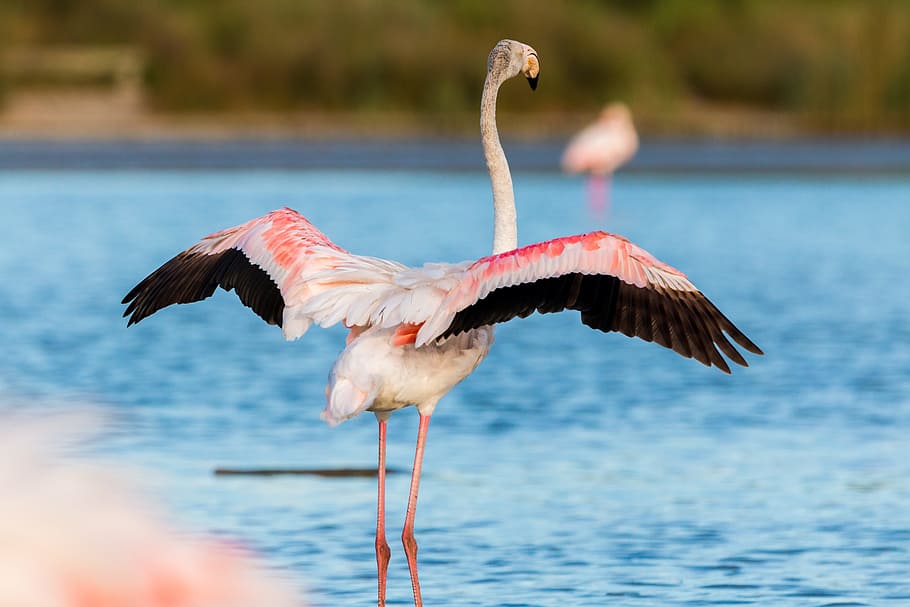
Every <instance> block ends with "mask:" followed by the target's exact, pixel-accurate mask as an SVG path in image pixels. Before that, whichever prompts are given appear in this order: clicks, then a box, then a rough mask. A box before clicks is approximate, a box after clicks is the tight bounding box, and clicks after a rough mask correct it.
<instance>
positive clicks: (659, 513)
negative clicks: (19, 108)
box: [0, 171, 910, 607]
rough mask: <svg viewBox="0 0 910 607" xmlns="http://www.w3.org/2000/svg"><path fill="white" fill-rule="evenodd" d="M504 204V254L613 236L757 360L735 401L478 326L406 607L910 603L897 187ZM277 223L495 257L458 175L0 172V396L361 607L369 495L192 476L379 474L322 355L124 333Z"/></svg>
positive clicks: (422, 256)
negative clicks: (246, 226)
mask: <svg viewBox="0 0 910 607" xmlns="http://www.w3.org/2000/svg"><path fill="white" fill-rule="evenodd" d="M515 182H516V187H517V197H518V200H519V205H520V210H519V219H520V240H521V241H522V242H523V243H530V242H533V241H536V240H540V239H545V238H549V237H553V236H556V235H564V234H571V233H578V232H583V231H588V230H591V229H595V228H601V227H606V228H607V229H609V230H611V231H615V232H619V233H622V234H625V235H626V236H628V237H630V238H631V239H633V240H634V241H636V242H637V243H639V244H640V245H642V246H644V247H645V248H646V249H648V250H650V251H651V252H652V253H654V254H655V255H657V256H658V257H659V258H661V259H663V260H664V261H666V262H668V263H670V264H672V265H674V266H676V267H678V268H680V269H682V270H683V271H685V272H686V273H687V274H688V275H689V277H690V278H691V279H692V280H693V281H694V282H695V283H696V284H697V285H698V286H699V287H700V288H701V289H702V290H703V291H704V292H705V293H706V294H707V295H708V296H709V297H710V298H711V299H712V300H713V301H714V302H715V303H716V304H717V305H718V306H719V307H720V308H721V309H722V310H723V311H724V312H725V313H726V314H727V315H728V316H729V317H730V318H731V319H732V320H733V321H734V322H735V323H736V324H737V325H738V326H739V327H740V328H741V329H743V331H745V332H746V333H747V334H748V335H749V336H750V337H751V338H752V339H753V340H754V341H756V342H757V343H758V344H759V345H760V346H761V347H762V348H763V349H764V350H765V352H766V354H767V355H766V356H765V357H754V356H751V357H750V358H749V360H750V362H751V364H752V366H751V367H750V368H748V369H739V368H737V369H735V370H734V373H733V375H732V376H726V375H724V374H722V373H720V372H718V371H716V370H714V369H708V368H705V367H702V366H701V365H699V364H698V363H696V362H694V361H691V360H686V359H683V358H681V357H679V356H677V355H676V354H674V353H672V352H670V351H668V350H664V349H662V348H660V347H657V346H655V345H653V344H647V343H644V342H641V341H638V340H630V339H627V338H625V337H623V336H619V335H616V334H609V335H605V334H602V333H598V332H595V331H591V330H590V329H588V328H586V327H584V326H583V325H581V323H580V322H579V320H578V317H577V314H575V313H567V314H560V315H549V316H538V317H533V318H529V319H526V320H521V321H513V322H511V323H509V324H507V325H504V326H502V327H500V328H499V330H498V333H497V343H496V345H495V346H494V349H493V352H492V354H491V355H490V357H489V358H488V359H487V360H486V361H485V362H484V363H483V365H482V366H481V367H480V368H479V369H478V371H477V372H476V373H475V374H474V375H473V376H471V377H470V378H469V379H468V380H466V381H465V382H464V383H463V384H461V385H460V386H458V387H457V388H456V389H455V390H454V391H453V392H452V393H451V394H450V395H449V396H448V397H446V398H445V399H444V400H443V401H442V403H441V404H440V406H439V407H438V408H437V410H436V414H435V415H434V416H433V422H432V424H431V427H430V435H429V441H428V449H427V455H426V460H425V472H424V478H423V480H424V482H423V483H422V485H421V496H420V503H419V508H418V512H417V536H418V541H419V542H420V559H421V575H422V584H423V590H424V599H425V601H426V604H427V605H459V606H460V605H485V606H486V605H534V606H548V607H549V606H553V607H556V606H564V605H590V606H602V605H616V606H620V605H623V606H625V605H630V606H638V605H641V606H667V605H729V604H753V605H809V606H821V605H908V604H910V315H908V310H910V303H908V302H910V281H908V279H907V277H908V276H910V181H908V180H906V179H901V178H875V179H861V178H852V177H851V178H836V177H835V178H832V177H824V178H822V177H818V178H816V177H812V178H805V179H800V178H795V177H787V178H777V177H771V176H766V177H762V176H752V177H735V176H725V177H698V176H685V177H659V176H648V175H638V176H621V177H620V178H618V180H617V182H616V184H615V192H614V194H615V196H614V205H613V211H612V214H611V215H610V217H609V218H608V219H607V220H606V221H603V220H598V219H593V218H592V217H591V216H590V215H589V213H588V211H587V210H586V205H585V202H584V196H585V193H584V185H583V184H582V183H581V182H580V181H577V180H573V179H569V178H566V177H561V176H558V175H556V174H550V175H534V174H521V173H520V174H517V175H516V176H515ZM285 204H286V205H290V206H292V207H294V208H296V209H298V210H299V211H301V212H303V213H304V214H305V215H307V216H308V217H309V218H310V219H311V220H312V221H313V222H314V223H316V225H318V226H319V227H320V228H322V229H323V230H324V231H325V232H326V233H327V234H328V235H329V236H331V237H332V238H333V239H334V240H335V241H336V242H337V243H339V244H340V245H341V246H343V247H345V248H347V249H349V250H351V251H354V252H358V253H366V254H371V255H377V256H383V257H388V258H393V259H397V260H399V261H402V262H406V263H411V264H420V263H423V262H424V261H434V260H436V261H438V260H445V261H458V260H462V259H469V258H475V257H478V256H481V255H483V254H485V253H486V252H487V251H488V249H489V246H490V241H491V227H490V222H491V211H490V208H489V182H488V181H487V178H486V176H485V175H483V174H480V173H476V174H475V173H462V174H446V173H438V174H435V173H419V174H414V173H407V172H362V173H350V172H270V171H261V172H186V173H182V172H147V173H146V172H94V173H93V172H65V173H56V172H34V171H30V172H21V173H20V172H6V173H0V218H2V227H3V234H4V235H3V244H2V246H0V276H2V281H0V344H2V345H0V348H2V352H3V356H2V361H0V395H2V397H3V400H4V401H5V402H7V403H16V404H18V406H20V407H21V406H27V405H23V403H32V402H34V403H38V402H67V403H70V402H71V403H78V402H83V403H84V402H92V403H101V404H102V405H105V406H107V407H109V408H110V409H113V410H114V411H115V412H116V419H117V423H116V425H115V429H114V430H113V432H112V433H111V434H110V435H109V436H108V437H107V438H106V439H105V440H104V441H103V445H102V449H103V450H104V451H106V452H108V453H111V454H113V455H115V456H116V457H117V458H118V459H123V460H125V461H128V462H130V463H133V464H137V465H141V466H143V467H144V468H145V469H150V470H152V471H153V472H154V478H156V479H157V480H156V483H157V485H158V486H159V488H160V489H161V491H162V492H163V493H164V495H165V497H166V499H167V500H168V502H169V503H170V504H171V505H172V506H173V507H174V508H175V509H176V510H177V512H178V513H179V514H180V516H181V517H183V519H184V521H185V522H186V523H187V524H188V525H190V526H192V527H194V528H197V529H203V530H209V531H213V532H216V533H219V534H225V535H231V536H236V537H239V538H241V540H242V541H245V542H246V543H248V544H250V545H251V546H253V547H255V548H256V549H258V550H259V551H261V552H262V553H264V555H265V557H266V558H267V559H268V560H269V561H270V562H271V563H272V564H273V565H274V566H275V567H277V568H280V569H282V570H284V571H285V572H286V574H287V575H290V576H292V577H293V578H294V579H295V580H297V581H298V583H299V584H300V587H301V588H302V589H303V591H304V592H305V594H306V596H307V597H308V599H309V601H310V602H311V603H312V604H314V605H318V606H326V607H327V606H335V605H368V604H371V603H372V602H373V601H375V578H374V576H375V562H374V553H373V530H374V524H375V484H374V483H375V482H374V480H372V479H368V478H365V479H333V478H316V477H272V478H248V477H247V478H244V477H230V478H226V477H215V476H213V474H212V470H213V469H214V468H215V467H216V466H243V467H255V466H265V467H282V466H287V467H312V468H335V467H344V466H350V467H369V466H373V465H374V459H375V451H376V444H375V433H376V423H375V421H374V418H373V417H372V416H370V415H363V416H361V417H360V418H357V419H355V420H353V421H351V422H348V423H346V424H344V425H342V426H340V427H339V428H336V429H329V428H328V427H326V426H325V425H324V424H323V423H322V422H321V421H320V420H319V411H320V410H321V408H322V406H323V402H322V401H323V388H324V385H325V381H326V375H327V372H328V370H329V368H330V365H331V362H332V360H333V358H334V356H335V355H336V354H337V353H338V351H339V350H340V348H341V347H342V345H343V340H344V332H343V331H342V330H341V329H339V328H337V327H336V328H332V329H327V330H319V329H316V330H312V331H311V332H310V333H309V334H307V335H306V336H305V337H304V338H303V339H302V340H300V341H298V342H293V343H286V342H284V341H283V340H282V338H281V334H280V332H279V331H278V330H277V329H276V328H274V327H270V326H267V325H265V324H264V323H262V322H261V321H260V320H259V319H258V318H257V317H255V316H254V315H253V314H251V313H250V312H249V311H248V310H247V309H246V308H244V307H243V306H241V305H239V303H238V302H237V301H236V297H235V296H234V295H233V294H225V293H221V292H220V293H219V294H218V295H217V296H216V297H214V298H213V299H212V300H210V301H207V302H205V303H203V304H196V305H193V306H180V307H175V308H170V309H167V310H165V311H163V312H161V313H159V314H157V315H156V316H154V317H152V318H150V319H148V320H146V321H144V322H143V323H141V324H140V325H138V326H136V327H132V328H130V329H129V330H127V329H126V324H125V322H124V321H123V320H122V319H121V318H120V314H121V312H122V306H120V304H119V301H120V299H121V298H122V297H123V295H124V294H125V293H126V292H127V291H128V290H129V288H130V287H132V286H133V285H134V284H135V283H136V282H137V281H138V280H139V279H141V278H142V277H143V276H145V275H146V274H147V273H148V272H149V271H151V270H153V269H154V268H156V267H157V266H158V265H159V264H160V263H162V262H164V261H165V260H167V259H168V258H169V257H171V256H172V255H174V254H175V253H177V252H179V251H180V250H182V249H184V248H185V247H187V246H188V245H190V244H192V243H193V242H195V241H196V240H197V239H198V238H199V237H200V236H202V235H205V234H207V233H210V232H212V231H215V230H216V229H220V228H223V227H227V226H231V225H235V224H238V223H240V222H242V221H245V220H247V219H250V218H252V217H255V216H258V215H261V214H263V213H264V212H266V211H269V210H271V209H273V208H276V207H278V206H281V205H285ZM416 428H417V415H416V412H415V411H414V410H413V409H408V410H404V411H401V412H398V413H396V414H395V415H394V416H393V417H392V420H391V422H390V428H389V441H390V445H389V464H390V466H391V467H393V468H395V469H397V470H400V471H402V472H405V473H402V474H393V475H391V476H390V478H389V487H388V494H389V496H388V500H389V504H388V506H389V518H388V523H389V527H390V529H391V536H392V538H395V537H396V536H397V530H398V529H400V525H401V522H402V521H403V519H404V507H405V502H406V499H407V483H408V475H407V474H406V472H407V470H408V468H409V466H410V462H411V458H412V445H413V441H414V437H415V434H416ZM390 543H392V544H393V546H392V548H393V555H392V562H391V568H390V580H389V588H390V590H389V593H390V597H389V598H390V604H398V605H405V604H408V603H409V601H410V583H409V580H408V577H407V568H406V565H405V560H404V555H403V552H402V551H401V548H400V546H398V544H397V542H395V541H392V542H390Z"/></svg>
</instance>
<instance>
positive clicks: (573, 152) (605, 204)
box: [562, 103, 638, 216]
mask: <svg viewBox="0 0 910 607" xmlns="http://www.w3.org/2000/svg"><path fill="white" fill-rule="evenodd" d="M637 151H638V133H637V132H636V131H635V125H634V124H633V123H632V113H631V112H630V111H629V108H628V107H627V106H626V105H625V104H624V103H611V104H609V105H607V106H606V107H605V108H604V109H603V111H601V113H600V117H599V118H598V119H597V120H596V121H595V122H594V123H593V124H590V125H588V126H587V127H585V128H584V129H582V130H581V132H579V133H578V134H577V135H575V137H573V138H572V139H571V140H570V141H569V143H568V145H566V149H565V151H564V152H563V155H562V168H563V169H564V170H565V171H567V172H569V173H588V174H589V179H588V200H589V203H590V207H591V210H592V211H593V212H594V213H595V214H596V215H598V216H604V215H606V214H607V213H608V212H609V209H610V198H611V196H610V190H611V181H612V175H613V173H614V171H616V169H618V168H619V167H620V166H622V165H624V164H625V163H627V162H628V161H629V160H631V159H632V157H633V156H635V152H637Z"/></svg>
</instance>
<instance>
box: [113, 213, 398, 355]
mask: <svg viewBox="0 0 910 607" xmlns="http://www.w3.org/2000/svg"><path fill="white" fill-rule="evenodd" d="M403 268H404V266H402V265H401V264H398V263H395V262H391V261H385V260H382V259H376V258H372V257H363V256H359V255H352V254H351V253H348V252H347V251H345V250H344V249H342V248H340V247H339V246H338V245H336V244H335V243H333V242H332V241H331V240H329V238H328V237H327V236H326V235H325V234H323V233H322V232H320V231H319V230H318V229H317V228H316V227H315V226H314V225H313V224H311V223H310V222H309V221H307V219H306V218H305V217H303V216H302V215H300V214H299V213H297V212H296V211H294V210H292V209H289V208H284V209H279V210H277V211H273V212H271V213H269V214H267V215H264V216H262V217H258V218H256V219H253V220H251V221H248V222H247V223H244V224H242V225H239V226H236V227H233V228H228V229H226V230H222V231H220V232H216V233H214V234H211V235H210V236H206V237H205V238H203V239H202V240H201V241H199V242H198V243H196V244H195V245H193V246H192V247H190V248H189V249H187V250H185V251H183V252H182V253H179V254H178V255H177V256H175V257H174V258H173V259H171V260H170V261H168V262H167V263H165V264H164V265H162V266H161V267H160V268H158V269H157V270H155V271H154V272H152V273H151V274H149V275H148V276H147V277H146V278H145V279H143V280H142V281H141V282H140V283H139V284H137V285H136V286H135V287H133V289H132V290H131V291H130V292H129V293H127V295H126V297H124V298H123V302H122V303H124V304H128V306H127V308H126V311H125V312H124V314H123V315H124V316H128V317H129V322H128V325H133V324H135V323H137V322H139V321H141V320H142V319H144V318H146V317H148V316H150V315H152V314H154V313H155V312H157V311H158V310H161V309H162V308H165V307H167V306H170V305H172V304H180V303H191V302H195V301H200V300H203V299H206V298H208V297H210V296H211V295H212V294H213V293H214V292H215V289H216V288H217V287H221V288H222V289H224V290H226V291H231V290H234V291H235V292H236V293H237V295H238V297H239V298H240V301H241V302H242V303H243V304H244V305H245V306H247V307H249V308H251V309H252V310H253V312H255V313H256V314H257V315H259V316H260V317H261V318H262V319H263V320H264V321H266V322H267V323H269V324H273V325H278V326H280V327H281V328H282V330H283V332H284V335H285V337H286V338H287V339H294V338H297V337H300V336H301V335H303V334H304V333H305V332H306V330H307V329H308V328H309V326H310V324H311V322H313V321H314V320H315V321H317V322H322V323H323V324H327V323H326V322H325V321H324V319H323V318H322V316H321V315H322V313H323V311H322V310H320V309H319V308H318V307H317V308H315V309H313V308H312V306H311V307H310V308H309V309H307V310H306V311H304V308H305V307H306V304H307V302H309V301H310V300H311V299H312V298H313V297H315V296H316V295H319V294H321V293H323V292H325V291H327V290H331V289H334V288H338V287H339V286H341V287H345V288H346V289H347V290H348V291H349V292H351V291H356V292H357V293H358V294H359V295H361V296H364V297H367V298H369V297H370V296H371V293H372V292H382V291H384V290H386V289H388V285H389V284H390V282H391V280H392V277H393V276H394V275H395V274H396V273H397V272H399V271H400V270H401V269H403ZM374 294H375V293H374ZM336 320H340V321H343V322H347V318H346V316H345V314H344V312H342V313H341V314H340V316H339V318H337V319H336ZM350 324H356V323H355V322H352V323H350Z"/></svg>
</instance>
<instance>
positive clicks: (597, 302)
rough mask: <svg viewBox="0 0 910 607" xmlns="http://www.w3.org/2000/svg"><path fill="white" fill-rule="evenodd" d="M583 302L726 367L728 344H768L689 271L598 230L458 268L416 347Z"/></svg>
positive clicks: (614, 326)
mask: <svg viewBox="0 0 910 607" xmlns="http://www.w3.org/2000/svg"><path fill="white" fill-rule="evenodd" d="M562 310H578V311H579V312H580V313H581V321H582V322H583V323H584V324H585V325H587V326H589V327H592V328H594V329H598V330H600V331H604V332H608V331H618V332H620V333H623V334H625V335H628V336H629V337H640V338H641V339H644V340H645V341H653V342H655V343H658V344H660V345H662V346H664V347H667V348H671V349H672V350H674V351H675V352H678V353H679V354H681V355H683V356H685V357H687V358H695V359H696V360H698V361H699V362H701V363H703V364H705V365H708V366H711V365H713V366H716V367H718V368H719V369H721V370H722V371H724V372H727V373H729V372H730V367H729V365H728V364H727V362H726V360H725V359H724V357H723V356H721V354H720V352H719V351H718V349H719V350H720V351H722V352H723V353H724V354H725V355H726V356H727V357H728V358H729V359H730V360H732V361H733V362H735V363H736V364H739V365H742V366H748V364H747V363H746V360H745V359H744V358H743V356H742V354H741V353H740V352H739V351H738V350H737V349H736V347H734V346H733V344H731V343H730V340H729V339H728V337H729V338H730V339H732V340H733V341H734V342H736V344H738V345H739V346H740V347H742V348H744V349H745V350H747V351H749V352H752V353H754V354H762V351H761V349H759V347H758V346H756V345H755V344H754V343H752V341H751V340H750V339H749V338H748V337H746V336H745V335H744V334H743V333H742V332H741V331H740V330H739V329H737V328H736V327H735V326H734V325H733V323H732V322H730V320H729V319H728V318H727V317H726V316H724V314H723V313H722V312H721V311H720V310H718V309H717V307H716V306H715V305H714V304H713V303H711V301H710V300H708V298H707V297H705V296H704V295H703V294H702V293H701V292H700V291H699V290H698V289H697V288H696V287H695V285H693V284H692V283H691V282H690V281H689V279H688V278H686V276H685V275H684V274H683V273H682V272H680V271H678V270H676V269H674V268H672V267H670V266H668V265H667V264H664V263H662V262H660V261H658V260H657V259H656V258H654V257H653V256H652V255H651V254H650V253H648V252H647V251H645V250H644V249H641V248H640V247H638V246H636V245H634V244H633V243H631V242H629V241H628V240H626V239H625V238H623V237H621V236H616V235H613V234H608V233H606V232H592V233H590V234H584V235H580V236H568V237H564V238H557V239H555V240H549V241H546V242H541V243H538V244H533V245H529V246H526V247H522V248H520V249H516V250H514V251H508V252H506V253H502V254H500V255H493V256H490V257H484V258H482V259H480V260H478V261H476V262H475V263H474V264H472V265H471V266H470V267H468V268H467V269H466V270H465V271H464V273H463V274H462V275H461V278H460V280H459V281H458V283H457V284H456V285H455V286H454V287H453V288H451V289H450V290H449V291H448V293H447V295H446V297H445V298H444V299H443V300H442V302H441V303H440V305H439V306H438V308H437V309H436V311H435V313H434V314H433V315H432V316H431V317H430V318H429V319H428V320H427V321H426V322H425V323H424V324H423V326H422V327H421V328H420V330H419V332H418V333H417V336H416V342H415V343H416V344H417V345H418V346H420V345H423V344H426V343H429V342H431V341H433V340H436V339H440V338H445V337H447V336H449V335H456V334H458V333H461V332H463V331H468V330H470V329H474V328H477V327H481V326H484V325H489V324H494V323H499V322H505V321H507V320H510V319H512V318H515V317H516V316H517V317H522V318H523V317H526V316H528V315H530V314H532V313H533V312H535V311H536V312H541V313H550V312H560V311H562Z"/></svg>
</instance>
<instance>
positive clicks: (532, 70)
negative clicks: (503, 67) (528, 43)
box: [522, 51, 540, 91]
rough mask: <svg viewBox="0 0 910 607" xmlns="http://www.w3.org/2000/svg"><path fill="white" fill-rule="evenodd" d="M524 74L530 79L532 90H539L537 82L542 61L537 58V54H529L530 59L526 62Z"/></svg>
mask: <svg viewBox="0 0 910 607" xmlns="http://www.w3.org/2000/svg"><path fill="white" fill-rule="evenodd" d="M522 72H524V75H525V77H526V78H527V79H528V84H529V85H530V86H531V90H532V91H534V90H537V80H538V79H539V77H540V60H539V59H538V58H537V53H535V52H533V51H532V52H530V53H528V59H527V61H526V62H525V67H524V69H523V70H522Z"/></svg>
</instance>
